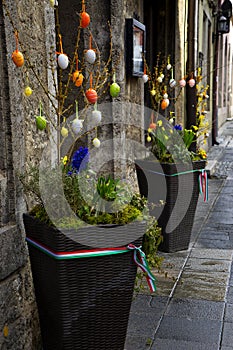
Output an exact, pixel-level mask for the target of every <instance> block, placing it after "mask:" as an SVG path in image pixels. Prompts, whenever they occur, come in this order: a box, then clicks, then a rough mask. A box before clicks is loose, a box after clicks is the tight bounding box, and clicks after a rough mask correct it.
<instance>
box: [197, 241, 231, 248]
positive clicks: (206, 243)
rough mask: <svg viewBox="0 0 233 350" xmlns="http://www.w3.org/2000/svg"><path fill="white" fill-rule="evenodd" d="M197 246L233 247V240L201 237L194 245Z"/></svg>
mask: <svg viewBox="0 0 233 350" xmlns="http://www.w3.org/2000/svg"><path fill="white" fill-rule="evenodd" d="M194 247H195V248H197V249H198V248H210V249H217V248H218V247H219V248H220V249H226V250H232V249H233V242H232V241H230V240H227V241H226V240H218V239H212V240H210V239H199V240H198V242H197V243H195V245H194Z"/></svg>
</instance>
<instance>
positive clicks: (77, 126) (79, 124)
mask: <svg viewBox="0 0 233 350" xmlns="http://www.w3.org/2000/svg"><path fill="white" fill-rule="evenodd" d="M75 103H76V114H75V119H74V120H73V121H72V130H73V132H74V134H75V135H77V134H78V133H79V132H80V131H81V130H82V128H83V120H81V119H79V117H78V101H77V100H76V101H75Z"/></svg>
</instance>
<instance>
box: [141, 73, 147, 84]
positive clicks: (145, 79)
mask: <svg viewBox="0 0 233 350" xmlns="http://www.w3.org/2000/svg"><path fill="white" fill-rule="evenodd" d="M148 79H149V77H148V75H147V74H143V76H142V80H143V82H144V83H147V82H148Z"/></svg>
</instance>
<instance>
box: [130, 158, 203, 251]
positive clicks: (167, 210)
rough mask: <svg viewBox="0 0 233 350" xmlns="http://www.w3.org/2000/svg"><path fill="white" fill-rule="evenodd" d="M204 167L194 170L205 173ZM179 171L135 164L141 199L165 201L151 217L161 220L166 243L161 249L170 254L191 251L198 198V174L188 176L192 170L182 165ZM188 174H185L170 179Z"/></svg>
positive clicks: (195, 165) (149, 163)
mask: <svg viewBox="0 0 233 350" xmlns="http://www.w3.org/2000/svg"><path fill="white" fill-rule="evenodd" d="M205 163H206V162H205V161H196V162H193V163H192V167H193V168H192V169H194V170H197V169H204V168H205ZM178 169H179V170H177V167H176V165H175V164H169V163H156V162H153V161H148V160H136V171H137V177H138V184H139V189H140V193H141V195H143V196H145V197H147V198H148V200H149V202H151V203H155V204H158V203H159V201H160V200H163V201H165V205H164V206H163V207H155V208H154V209H152V210H151V215H154V216H155V217H156V218H157V219H158V225H159V226H160V227H161V228H162V234H163V243H162V244H161V245H160V247H159V249H160V250H161V251H164V252H168V253H171V252H176V251H180V250H185V249H188V247H189V243H190V237H191V232H192V227H193V221H194V216H195V212H196V206H197V201H198V196H199V184H198V176H199V172H198V171H196V172H195V171H194V172H189V171H190V170H192V169H190V166H189V167H188V166H187V165H185V164H182V165H179V168H178ZM186 171H188V173H186V174H181V175H177V176H171V175H173V174H177V173H178V172H179V173H180V172H186ZM161 173H163V174H166V175H167V176H165V175H161ZM180 191H181V192H180ZM178 193H179V202H177V200H178ZM180 194H183V195H180ZM176 202H177V203H176ZM171 215H172V216H171ZM177 220H178V221H177ZM168 222H169V224H168ZM177 222H178V225H177Z"/></svg>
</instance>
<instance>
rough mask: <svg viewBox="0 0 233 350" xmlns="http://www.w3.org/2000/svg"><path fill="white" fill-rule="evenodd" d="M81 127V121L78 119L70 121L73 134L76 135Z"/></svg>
mask: <svg viewBox="0 0 233 350" xmlns="http://www.w3.org/2000/svg"><path fill="white" fill-rule="evenodd" d="M82 127H83V120H80V119H78V118H75V119H74V120H73V121H72V130H73V132H74V133H75V134H78V133H79V132H80V131H81V129H82Z"/></svg>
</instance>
